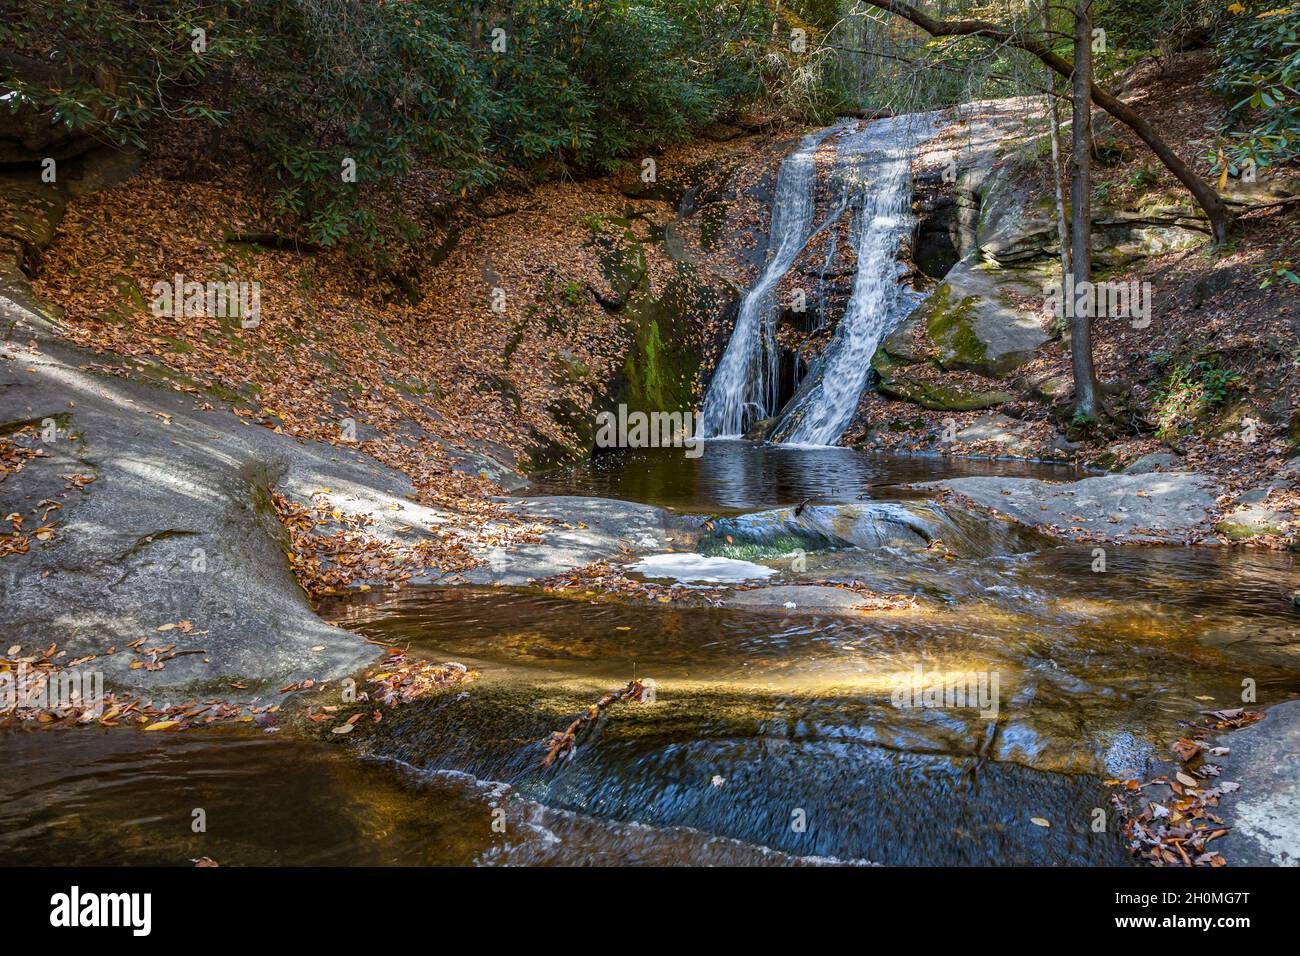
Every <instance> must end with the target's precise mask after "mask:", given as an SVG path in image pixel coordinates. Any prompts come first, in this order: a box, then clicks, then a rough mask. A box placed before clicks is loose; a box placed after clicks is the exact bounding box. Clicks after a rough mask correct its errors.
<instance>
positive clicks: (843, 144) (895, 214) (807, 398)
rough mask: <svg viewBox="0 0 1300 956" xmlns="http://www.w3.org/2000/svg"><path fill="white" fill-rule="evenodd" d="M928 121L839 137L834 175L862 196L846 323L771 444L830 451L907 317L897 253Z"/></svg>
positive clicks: (908, 120)
mask: <svg viewBox="0 0 1300 956" xmlns="http://www.w3.org/2000/svg"><path fill="white" fill-rule="evenodd" d="M928 118H929V117H928V116H927V115H925V114H919V115H917V114H913V115H908V116H900V117H895V118H892V119H884V120H878V121H876V122H874V123H871V124H869V125H868V126H867V127H865V128H864V129H862V130H859V131H857V132H854V133H848V134H845V135H844V136H842V137H840V139H839V141H838V142H837V143H836V153H837V161H836V165H837V167H841V168H842V172H841V175H845V176H847V177H848V184H849V188H851V189H856V190H860V191H861V201H860V209H859V212H858V214H857V216H856V217H855V218H854V220H853V241H854V245H855V249H856V253H857V272H856V274H855V276H854V279H853V292H852V295H851V297H850V299H849V304H848V307H847V308H846V309H845V312H844V317H843V318H842V319H841V320H840V323H839V325H838V326H837V328H836V330H835V335H834V337H833V338H832V339H831V341H830V343H829V344H828V345H827V347H826V350H825V352H824V353H823V354H822V356H821V358H820V359H819V360H818V361H817V362H816V363H815V364H814V366H813V367H812V368H811V369H810V370H809V374H808V377H807V378H806V379H805V380H804V383H803V385H802V386H801V387H800V389H799V391H798V392H797V393H796V394H795V396H794V398H793V399H791V401H790V403H789V404H788V405H787V406H786V409H785V410H784V411H783V413H782V415H781V421H780V422H778V423H777V425H776V427H775V428H774V429H773V432H772V437H773V439H774V440H777V441H782V442H786V443H789V444H797V445H833V444H834V443H835V442H836V441H838V440H839V437H840V436H841V435H842V434H844V430H845V429H846V428H848V426H849V423H850V422H851V421H852V420H853V416H854V413H855V412H856V411H857V407H858V400H859V399H860V398H861V397H862V391H863V389H864V388H865V387H866V384H867V377H868V375H869V374H870V372H871V356H872V355H873V354H875V351H876V348H877V347H878V346H879V345H880V342H881V340H882V339H883V338H884V337H885V336H886V335H888V334H889V332H890V331H891V330H892V329H893V327H894V325H896V324H897V322H898V320H899V319H900V318H901V317H902V313H903V312H904V311H906V309H907V307H908V305H909V302H908V297H907V294H906V291H905V290H904V288H903V287H902V285H901V284H900V283H899V281H898V274H899V266H898V262H897V259H898V247H899V242H900V241H901V239H902V237H903V234H904V232H905V231H906V229H907V228H908V227H909V226H910V224H911V219H910V217H911V194H912V188H911V185H912V184H911V157H912V152H913V148H914V146H915V144H916V141H917V139H918V133H919V132H920V131H921V130H922V129H925V128H927V127H928V124H927V123H926V120H928Z"/></svg>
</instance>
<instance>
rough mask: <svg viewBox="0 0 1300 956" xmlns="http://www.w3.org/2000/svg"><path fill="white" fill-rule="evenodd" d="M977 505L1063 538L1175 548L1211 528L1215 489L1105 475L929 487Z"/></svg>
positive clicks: (1160, 477)
mask: <svg viewBox="0 0 1300 956" xmlns="http://www.w3.org/2000/svg"><path fill="white" fill-rule="evenodd" d="M918 487H922V488H939V489H944V490H947V491H953V492H956V493H957V494H959V495H961V496H962V497H964V498H967V499H969V500H970V501H972V502H974V503H975V504H976V505H979V506H982V507H984V508H989V509H991V510H993V511H996V512H999V513H1000V514H1004V515H1007V516H1008V517H1011V518H1015V519H1016V520H1017V521H1020V522H1021V523H1023V524H1026V525H1030V526H1032V527H1036V528H1039V529H1042V530H1045V531H1049V532H1051V533H1055V534H1059V535H1063V536H1065V537H1071V536H1083V535H1088V534H1091V535H1101V536H1104V537H1118V536H1120V535H1123V536H1124V537H1125V538H1126V539H1127V540H1130V541H1152V542H1159V541H1165V542H1170V543H1173V542H1175V541H1178V540H1181V539H1182V538H1184V537H1186V536H1187V535H1190V534H1192V533H1193V532H1200V531H1204V530H1206V529H1207V528H1208V525H1209V520H1210V516H1211V514H1212V512H1213V508H1214V492H1213V486H1212V484H1211V483H1210V482H1209V480H1208V479H1206V478H1203V477H1201V476H1200V475H1195V474H1192V473H1190V472H1173V473H1170V474H1147V475H1101V476H1098V477H1096V478H1084V479H1082V480H1081V481H1073V482H1066V483H1059V484H1058V483H1052V482H1046V481H1039V480H1038V479H1035V478H999V477H975V478H953V479H949V480H947V481H934V482H925V483H924V484H922V485H919V486H918Z"/></svg>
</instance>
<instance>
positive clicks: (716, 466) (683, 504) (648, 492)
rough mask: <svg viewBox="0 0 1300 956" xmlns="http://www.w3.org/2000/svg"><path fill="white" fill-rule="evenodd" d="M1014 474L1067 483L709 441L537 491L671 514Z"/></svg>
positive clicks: (934, 459)
mask: <svg viewBox="0 0 1300 956" xmlns="http://www.w3.org/2000/svg"><path fill="white" fill-rule="evenodd" d="M994 474H997V475H1014V476H1018V477H1025V478H1042V479H1047V480H1055V481H1070V480H1074V479H1075V478H1078V477H1081V476H1082V473H1080V472H1078V471H1076V470H1075V469H1072V468H1069V467H1066V466H1062V465H1047V464H1036V463H1032V462H1009V461H977V460H971V459H962V458H943V457H939V456H935V455H916V456H902V455H892V454H877V453H871V452H864V451H858V450H856V449H851V448H792V447H789V446H782V445H765V444H756V443H754V442H743V441H710V442H707V443H706V444H705V446H704V454H703V455H701V456H700V457H699V458H694V459H688V458H686V457H685V456H684V455H683V454H682V452H681V451H680V450H678V449H641V450H621V451H612V452H608V453H605V454H600V455H597V456H595V457H594V458H592V459H591V460H590V461H589V462H587V463H585V464H583V465H580V466H577V467H575V468H573V469H568V470H565V471H562V472H557V473H554V474H551V475H546V476H542V477H541V478H540V479H539V480H538V489H537V493H538V494H548V495H595V496H598V497H605V498H623V499H627V500H630V501H640V502H644V503H646V504H654V505H660V506H661V507H667V508H674V509H678V510H697V511H710V512H715V511H717V512H725V511H744V510H755V509H760V508H775V507H779V506H781V505H790V504H798V503H799V502H800V501H803V500H804V499H806V498H811V499H814V500H818V501H828V502H848V501H856V500H858V499H860V498H862V497H867V498H879V497H897V494H898V493H897V490H896V489H895V488H894V486H896V485H899V484H906V483H908V482H916V481H938V480H940V479H943V478H956V477H961V476H965V475H994Z"/></svg>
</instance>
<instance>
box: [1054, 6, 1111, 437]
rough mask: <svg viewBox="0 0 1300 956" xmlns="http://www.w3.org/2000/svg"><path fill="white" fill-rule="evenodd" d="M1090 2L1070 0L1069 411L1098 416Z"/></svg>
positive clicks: (1078, 415) (1096, 417)
mask: <svg viewBox="0 0 1300 956" xmlns="http://www.w3.org/2000/svg"><path fill="white" fill-rule="evenodd" d="M1091 86H1092V0H1074V89H1073V97H1072V105H1073V112H1072V120H1073V124H1072V126H1071V129H1070V133H1071V136H1072V140H1071V144H1070V233H1071V249H1070V253H1071V255H1070V260H1071V268H1070V275H1071V276H1072V277H1073V279H1074V287H1073V289H1071V290H1068V294H1067V290H1064V289H1063V290H1062V299H1063V301H1068V300H1070V299H1072V301H1071V306H1072V308H1071V310H1070V365H1071V368H1072V369H1073V371H1074V415H1075V417H1076V418H1079V417H1084V416H1086V417H1087V418H1090V419H1094V420H1096V419H1099V418H1101V401H1100V399H1099V397H1098V396H1099V393H1100V391H1101V390H1100V388H1099V387H1098V385H1097V370H1096V368H1095V367H1094V366H1093V361H1092V313H1093V311H1094V309H1093V305H1092V304H1093V303H1094V302H1095V301H1096V300H1095V297H1094V296H1092V295H1090V294H1089V292H1090V283H1091V279H1092V155H1091V153H1090V152H1089V151H1088V144H1089V140H1090V136H1089V133H1090V131H1091V128H1092V97H1091V95H1090V92H1091V90H1090V88H1091Z"/></svg>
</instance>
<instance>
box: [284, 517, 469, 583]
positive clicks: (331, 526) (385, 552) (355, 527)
mask: <svg viewBox="0 0 1300 956" xmlns="http://www.w3.org/2000/svg"><path fill="white" fill-rule="evenodd" d="M271 500H272V501H273V503H274V505H275V512H276V514H277V515H278V516H279V518H280V522H281V523H282V524H283V525H284V527H285V529H286V530H287V531H288V533H289V552H288V558H289V566H290V567H291V568H292V569H293V572H294V574H295V575H296V576H297V578H298V581H299V582H300V583H301V584H302V586H303V589H304V590H306V591H307V593H308V594H311V595H313V596H319V595H322V594H333V593H335V592H336V591H337V590H339V589H340V588H344V587H347V586H348V585H349V584H351V583H353V582H354V581H378V582H383V583H386V584H392V585H400V584H403V583H405V582H406V581H408V580H410V578H412V577H413V576H415V575H417V574H422V573H426V572H433V573H445V572H452V571H462V570H464V569H466V568H470V567H473V566H474V565H475V564H477V563H479V562H478V560H477V559H476V558H474V557H473V555H471V554H470V553H469V551H468V550H467V549H466V547H465V545H464V543H462V541H461V539H460V538H459V537H458V536H454V535H452V534H450V533H448V532H446V531H443V530H441V529H439V530H437V531H433V532H431V533H430V535H429V536H426V537H421V538H419V539H418V540H415V541H412V542H410V543H406V542H398V541H393V540H391V539H384V538H380V537H377V536H375V535H373V534H370V533H368V532H367V530H366V529H367V527H368V526H369V525H371V524H373V523H374V519H372V518H371V517H369V516H368V515H364V514H346V515H345V514H342V513H341V512H339V511H338V510H337V509H334V508H332V507H331V505H330V503H329V501H328V499H326V498H325V497H324V495H314V496H313V497H312V505H311V507H307V506H305V505H301V504H298V503H297V502H294V501H290V500H289V499H288V498H286V497H285V496H284V495H282V494H280V493H279V492H275V491H273V492H271Z"/></svg>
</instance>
